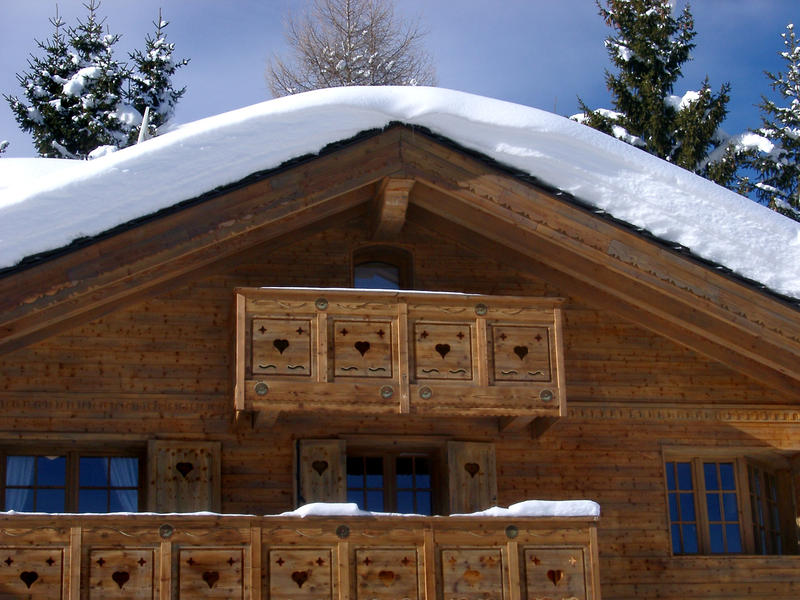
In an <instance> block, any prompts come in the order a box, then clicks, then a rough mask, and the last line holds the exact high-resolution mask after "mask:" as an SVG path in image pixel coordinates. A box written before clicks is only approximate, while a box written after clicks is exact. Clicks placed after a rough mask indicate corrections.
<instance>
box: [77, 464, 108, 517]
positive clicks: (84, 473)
mask: <svg viewBox="0 0 800 600" xmlns="http://www.w3.org/2000/svg"><path fill="white" fill-rule="evenodd" d="M78 473H79V477H78V479H79V481H80V485H81V487H106V486H107V485H108V459H107V458H105V457H101V456H90V457H81V459H80V461H79V464H78ZM81 512H84V511H83V510H82V509H81ZM90 512H97V511H90Z"/></svg>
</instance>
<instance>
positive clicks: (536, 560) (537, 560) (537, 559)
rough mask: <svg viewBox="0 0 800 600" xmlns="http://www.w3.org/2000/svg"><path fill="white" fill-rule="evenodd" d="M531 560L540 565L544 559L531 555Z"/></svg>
mask: <svg viewBox="0 0 800 600" xmlns="http://www.w3.org/2000/svg"><path fill="white" fill-rule="evenodd" d="M531 562H532V563H533V564H535V565H536V566H537V567H538V566H539V565H540V564H541V562H542V561H541V560H539V557H538V556H531Z"/></svg>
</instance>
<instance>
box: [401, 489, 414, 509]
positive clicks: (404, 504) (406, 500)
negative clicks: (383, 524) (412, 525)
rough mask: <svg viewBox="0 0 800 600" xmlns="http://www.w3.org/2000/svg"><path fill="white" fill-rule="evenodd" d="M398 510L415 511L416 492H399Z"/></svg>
mask: <svg viewBox="0 0 800 600" xmlns="http://www.w3.org/2000/svg"><path fill="white" fill-rule="evenodd" d="M397 512H401V513H413V512H414V492H397Z"/></svg>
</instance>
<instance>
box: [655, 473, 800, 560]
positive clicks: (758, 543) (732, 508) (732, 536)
mask: <svg viewBox="0 0 800 600" xmlns="http://www.w3.org/2000/svg"><path fill="white" fill-rule="evenodd" d="M665 474H666V484H667V501H668V511H669V523H670V537H671V539H672V552H673V553H674V554H741V553H750V554H783V553H785V552H786V547H787V546H788V545H787V544H786V543H785V542H784V539H785V538H791V537H794V538H795V542H796V533H795V532H794V531H788V528H785V527H782V525H781V524H782V517H786V518H784V519H783V522H791V521H792V520H793V519H791V516H790V515H782V512H787V513H788V512H791V507H790V505H791V498H786V499H785V500H784V501H782V500H781V497H780V495H779V491H778V489H779V485H778V479H779V475H778V474H777V473H776V471H774V470H770V469H767V468H765V467H763V466H761V465H759V464H757V463H754V462H752V461H749V460H747V459H744V458H735V459H728V460H715V459H711V458H689V459H683V460H668V461H666V462H665ZM795 545H796V544H795Z"/></svg>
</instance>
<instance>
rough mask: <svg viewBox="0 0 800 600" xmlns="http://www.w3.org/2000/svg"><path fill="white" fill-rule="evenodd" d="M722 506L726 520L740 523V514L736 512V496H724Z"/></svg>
mask: <svg viewBox="0 0 800 600" xmlns="http://www.w3.org/2000/svg"><path fill="white" fill-rule="evenodd" d="M722 504H723V506H724V508H725V520H726V521H738V520H739V512H738V511H737V510H736V494H722Z"/></svg>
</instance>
